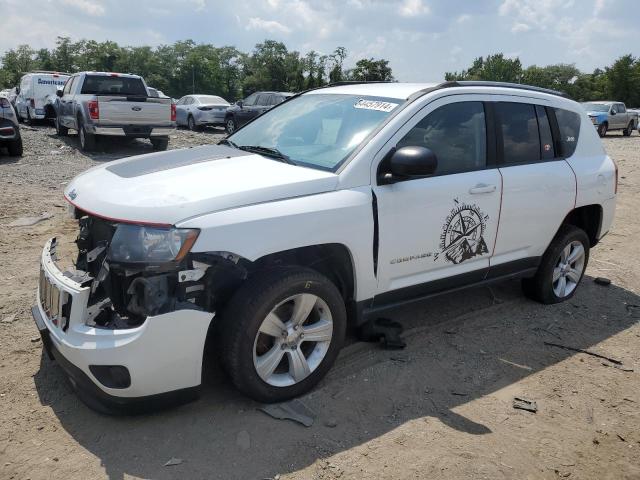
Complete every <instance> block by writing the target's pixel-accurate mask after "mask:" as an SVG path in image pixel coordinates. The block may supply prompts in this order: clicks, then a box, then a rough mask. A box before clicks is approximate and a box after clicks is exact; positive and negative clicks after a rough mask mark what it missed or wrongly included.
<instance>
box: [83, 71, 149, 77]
mask: <svg viewBox="0 0 640 480" xmlns="http://www.w3.org/2000/svg"><path fill="white" fill-rule="evenodd" d="M78 73H84V74H86V75H103V76H105V77H111V76H114V77H125V78H142V77H141V76H140V75H135V74H133V73H118V72H78Z"/></svg>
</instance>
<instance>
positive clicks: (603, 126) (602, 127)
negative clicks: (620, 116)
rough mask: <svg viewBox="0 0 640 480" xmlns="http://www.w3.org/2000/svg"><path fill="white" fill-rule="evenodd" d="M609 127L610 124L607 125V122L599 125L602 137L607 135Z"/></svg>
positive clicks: (599, 132)
mask: <svg viewBox="0 0 640 480" xmlns="http://www.w3.org/2000/svg"><path fill="white" fill-rule="evenodd" d="M608 129H609V125H607V124H606V123H601V124H600V125H598V135H600V138H603V137H605V136H606V135H607V130H608Z"/></svg>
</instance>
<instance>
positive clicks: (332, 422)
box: [324, 418, 338, 428]
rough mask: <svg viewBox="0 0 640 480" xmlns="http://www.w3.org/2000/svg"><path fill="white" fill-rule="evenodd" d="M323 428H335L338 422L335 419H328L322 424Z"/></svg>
mask: <svg viewBox="0 0 640 480" xmlns="http://www.w3.org/2000/svg"><path fill="white" fill-rule="evenodd" d="M324 426H325V427H329V428H336V427H337V426H338V421H337V420H336V419H335V418H329V419H327V420H326V421H325V422H324Z"/></svg>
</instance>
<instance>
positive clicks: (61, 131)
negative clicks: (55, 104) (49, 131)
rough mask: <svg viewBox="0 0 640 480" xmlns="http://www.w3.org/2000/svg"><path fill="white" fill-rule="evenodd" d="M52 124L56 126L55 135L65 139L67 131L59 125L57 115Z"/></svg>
mask: <svg viewBox="0 0 640 480" xmlns="http://www.w3.org/2000/svg"><path fill="white" fill-rule="evenodd" d="M53 122H54V124H55V126H56V133H57V134H58V135H59V136H60V137H66V136H67V135H68V134H69V129H68V128H67V127H65V126H64V125H62V124H61V123H60V117H59V116H58V115H56V116H55V117H54V119H53Z"/></svg>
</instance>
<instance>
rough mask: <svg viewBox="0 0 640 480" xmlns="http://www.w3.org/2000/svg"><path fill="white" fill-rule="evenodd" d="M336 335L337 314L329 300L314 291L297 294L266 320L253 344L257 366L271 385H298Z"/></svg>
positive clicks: (276, 307)
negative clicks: (333, 313) (334, 330)
mask: <svg viewBox="0 0 640 480" xmlns="http://www.w3.org/2000/svg"><path fill="white" fill-rule="evenodd" d="M332 338H333V317H332V315H331V311H330V309H329V307H328V305H327V303H326V302H325V301H324V300H322V299H321V298H320V297H318V296H316V295H313V294H310V293H301V294H297V295H293V296H291V297H289V298H287V299H286V300H284V301H282V302H280V303H279V304H278V305H276V306H275V307H274V308H273V309H272V310H271V311H270V312H269V314H268V315H267V316H266V317H265V319H264V320H263V321H262V324H261V325H260V328H259V329H258V333H257V334H256V338H255V341H254V345H253V365H254V367H255V369H256V372H257V373H258V375H259V376H260V378H261V379H262V380H263V381H264V382H266V383H268V384H269V385H272V386H275V387H287V386H290V385H295V384H297V383H299V382H301V381H302V380H304V379H305V378H307V377H308V376H309V375H310V374H311V373H312V372H313V371H314V370H315V369H316V368H318V366H319V365H320V363H322V360H323V359H324V357H325V356H326V354H327V351H328V350H329V346H330V344H331V339H332Z"/></svg>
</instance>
